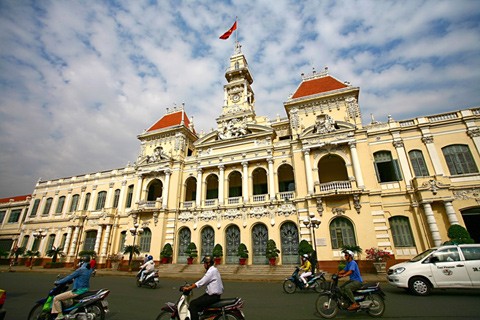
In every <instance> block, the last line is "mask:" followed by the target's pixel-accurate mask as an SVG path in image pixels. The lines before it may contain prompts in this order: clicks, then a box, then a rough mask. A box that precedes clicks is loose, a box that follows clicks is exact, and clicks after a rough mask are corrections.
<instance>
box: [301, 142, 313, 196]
mask: <svg viewBox="0 0 480 320" xmlns="http://www.w3.org/2000/svg"><path fill="white" fill-rule="evenodd" d="M303 156H304V159H305V175H306V177H307V191H308V194H314V193H315V191H314V189H313V177H312V174H313V173H312V165H311V164H310V149H304V150H303Z"/></svg>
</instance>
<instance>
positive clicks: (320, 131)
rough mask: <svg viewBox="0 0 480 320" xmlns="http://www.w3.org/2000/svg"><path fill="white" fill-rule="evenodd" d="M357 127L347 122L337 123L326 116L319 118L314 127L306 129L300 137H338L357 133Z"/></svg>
mask: <svg viewBox="0 0 480 320" xmlns="http://www.w3.org/2000/svg"><path fill="white" fill-rule="evenodd" d="M355 129H356V126H355V125H354V124H351V123H349V122H345V121H335V120H334V119H333V118H331V117H329V116H328V115H325V116H324V117H317V120H316V121H315V124H314V125H311V126H309V127H307V128H305V129H304V130H303V131H302V133H301V135H300V137H301V138H307V137H312V136H315V137H318V136H321V135H328V136H331V135H336V134H345V133H347V132H353V131H355Z"/></svg>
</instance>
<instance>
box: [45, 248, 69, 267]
mask: <svg viewBox="0 0 480 320" xmlns="http://www.w3.org/2000/svg"><path fill="white" fill-rule="evenodd" d="M64 255H65V253H64V252H63V248H56V247H55V246H53V247H52V248H51V249H50V250H48V251H47V256H49V257H52V263H55V262H57V256H61V257H63V256H64Z"/></svg>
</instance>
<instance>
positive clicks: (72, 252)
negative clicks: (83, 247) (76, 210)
mask: <svg viewBox="0 0 480 320" xmlns="http://www.w3.org/2000/svg"><path fill="white" fill-rule="evenodd" d="M79 231H80V227H79V226H76V227H75V231H74V232H73V239H72V243H71V245H70V251H69V252H68V255H69V256H70V257H73V256H74V255H75V248H76V247H77V242H78V233H79Z"/></svg>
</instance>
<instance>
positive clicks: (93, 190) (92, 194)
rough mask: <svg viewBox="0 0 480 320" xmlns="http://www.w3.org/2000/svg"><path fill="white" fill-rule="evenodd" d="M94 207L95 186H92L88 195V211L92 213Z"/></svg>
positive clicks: (95, 198)
mask: <svg viewBox="0 0 480 320" xmlns="http://www.w3.org/2000/svg"><path fill="white" fill-rule="evenodd" d="M96 205H97V185H94V186H93V188H92V193H91V194H90V203H89V204H88V211H94V210H95V206H96Z"/></svg>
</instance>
